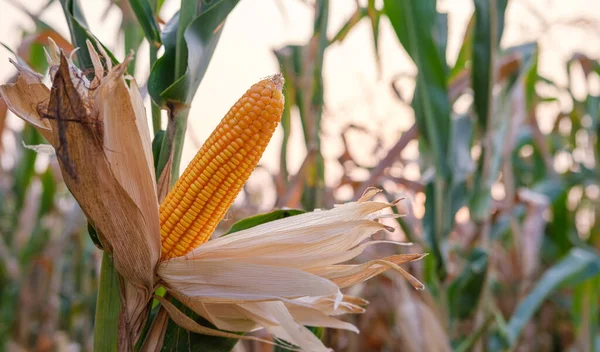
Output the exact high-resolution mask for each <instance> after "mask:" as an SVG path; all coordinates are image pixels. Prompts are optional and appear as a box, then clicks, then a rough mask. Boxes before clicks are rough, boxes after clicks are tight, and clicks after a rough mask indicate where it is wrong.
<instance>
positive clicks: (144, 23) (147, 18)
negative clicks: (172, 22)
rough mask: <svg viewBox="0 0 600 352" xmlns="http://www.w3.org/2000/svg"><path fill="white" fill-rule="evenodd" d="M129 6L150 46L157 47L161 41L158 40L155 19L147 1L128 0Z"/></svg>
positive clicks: (158, 35)
mask: <svg viewBox="0 0 600 352" xmlns="http://www.w3.org/2000/svg"><path fill="white" fill-rule="evenodd" d="M129 5H131V8H132V9H133V12H134V13H135V16H136V17H137V20H138V22H139V23H140V26H141V27H142V29H143V30H144V35H145V36H146V39H148V42H150V45H153V46H155V47H159V46H160V45H161V44H162V41H161V39H160V31H159V29H158V22H156V17H155V16H154V13H152V8H151V7H150V3H149V2H148V0H129Z"/></svg>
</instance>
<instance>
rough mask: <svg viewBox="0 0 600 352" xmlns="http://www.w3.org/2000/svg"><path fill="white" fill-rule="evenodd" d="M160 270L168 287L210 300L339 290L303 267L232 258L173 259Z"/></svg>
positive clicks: (282, 297)
mask: <svg viewBox="0 0 600 352" xmlns="http://www.w3.org/2000/svg"><path fill="white" fill-rule="evenodd" d="M157 274H158V275H159V276H160V277H161V279H162V280H163V281H164V282H165V284H166V286H167V287H168V288H169V289H171V290H173V291H177V292H179V293H181V294H184V295H186V296H190V297H199V298H200V297H201V298H203V299H204V300H206V301H210V302H236V301H238V302H239V301H248V300H265V299H291V298H296V297H302V296H327V295H337V294H339V290H338V287H337V286H336V285H335V284H333V283H332V282H331V281H329V280H326V279H323V278H321V277H319V276H316V275H312V274H309V273H307V272H304V271H301V270H297V269H294V268H288V267H283V266H271V265H261V264H254V263H246V262H243V263H240V262H235V261H230V260H206V261H204V260H202V261H201V260H193V261H192V260H182V261H180V260H170V261H166V262H163V263H161V265H160V266H159V268H158V271H157Z"/></svg>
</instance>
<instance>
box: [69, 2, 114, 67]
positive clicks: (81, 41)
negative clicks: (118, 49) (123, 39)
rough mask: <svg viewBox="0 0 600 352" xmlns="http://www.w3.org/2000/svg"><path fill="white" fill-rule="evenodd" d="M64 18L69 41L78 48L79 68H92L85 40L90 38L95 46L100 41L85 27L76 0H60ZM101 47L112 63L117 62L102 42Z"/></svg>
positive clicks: (85, 23)
mask: <svg viewBox="0 0 600 352" xmlns="http://www.w3.org/2000/svg"><path fill="white" fill-rule="evenodd" d="M60 4H61V5H62V8H63V12H64V13H65V18H66V19H67V25H68V26H69V32H70V33H71V41H72V42H73V46H74V47H75V48H80V50H78V51H77V61H78V62H79V68H80V69H82V70H89V69H92V68H93V65H92V59H91V57H90V54H89V53H88V51H87V45H86V43H85V42H86V40H90V41H91V42H92V45H93V46H94V47H96V48H97V45H98V43H99V42H100V41H99V40H98V39H96V37H95V36H94V35H93V34H92V33H91V32H90V31H89V30H88V29H87V27H88V26H87V22H86V21H85V18H84V17H83V13H82V11H81V5H80V4H79V1H78V0H60ZM100 45H102V48H103V49H104V50H105V51H106V53H107V54H108V56H109V57H110V59H111V60H112V62H113V64H115V65H116V64H118V63H119V61H117V59H116V58H115V56H114V55H113V54H112V53H111V52H110V50H108V48H107V47H105V46H104V45H103V44H100Z"/></svg>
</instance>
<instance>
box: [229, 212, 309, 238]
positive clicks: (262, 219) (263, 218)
mask: <svg viewBox="0 0 600 352" xmlns="http://www.w3.org/2000/svg"><path fill="white" fill-rule="evenodd" d="M303 213H304V211H302V210H297V209H282V210H274V211H272V212H270V213H265V214H259V215H255V216H251V217H249V218H245V219H242V220H240V221H238V222H236V223H235V224H233V225H232V226H231V228H230V229H229V231H227V233H225V235H229V234H232V233H234V232H238V231H241V230H245V229H249V228H251V227H254V226H258V225H261V224H264V223H267V222H271V221H275V220H279V219H284V218H287V217H290V216H294V215H299V214H303Z"/></svg>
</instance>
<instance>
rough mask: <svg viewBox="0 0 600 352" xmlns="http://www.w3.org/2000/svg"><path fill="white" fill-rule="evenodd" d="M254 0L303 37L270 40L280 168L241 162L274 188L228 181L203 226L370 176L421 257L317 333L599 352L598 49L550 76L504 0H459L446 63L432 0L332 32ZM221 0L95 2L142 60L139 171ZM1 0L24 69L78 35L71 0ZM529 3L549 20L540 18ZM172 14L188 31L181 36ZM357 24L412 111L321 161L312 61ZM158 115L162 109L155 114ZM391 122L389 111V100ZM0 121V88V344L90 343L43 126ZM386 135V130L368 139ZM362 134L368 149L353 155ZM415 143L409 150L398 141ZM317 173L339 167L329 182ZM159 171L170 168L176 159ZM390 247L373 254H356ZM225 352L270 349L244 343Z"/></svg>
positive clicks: (322, 14) (157, 145) (71, 223)
mask: <svg viewBox="0 0 600 352" xmlns="http://www.w3.org/2000/svg"><path fill="white" fill-rule="evenodd" d="M242 1H244V0H242ZM272 1H275V2H276V3H277V6H278V7H279V9H280V15H281V16H284V17H285V16H293V14H290V13H288V11H287V10H286V9H287V6H289V3H288V2H295V3H300V4H301V5H302V6H305V7H306V8H307V9H309V10H310V11H311V13H312V23H311V27H312V34H311V35H309V36H308V40H307V41H305V42H294V43H290V44H288V45H283V46H281V47H274V48H272V50H273V56H274V58H276V60H277V62H278V64H279V68H280V70H281V71H282V72H283V74H284V75H285V78H286V85H285V96H286V107H285V111H284V115H283V118H282V123H281V130H282V137H281V138H280V139H279V140H275V141H274V143H277V145H276V146H275V148H276V149H277V150H278V151H279V152H278V153H277V154H278V158H279V159H278V162H276V163H275V164H278V170H277V171H273V170H272V169H269V168H264V167H261V168H259V169H258V172H257V173H262V174H267V175H268V178H269V179H270V180H271V181H272V182H271V183H270V184H271V185H272V187H270V186H269V187H256V186H253V187H250V186H248V187H246V189H245V190H244V193H243V195H242V196H241V197H240V198H239V199H238V201H237V202H236V205H235V206H234V208H232V210H231V212H230V215H229V216H228V217H227V218H226V220H224V221H223V223H222V224H221V226H220V229H219V232H220V233H224V232H226V231H227V230H228V229H229V228H230V227H231V225H232V224H233V223H234V222H235V221H237V220H239V219H241V218H244V217H247V216H249V215H255V214H257V213H260V212H262V211H264V210H265V209H270V208H280V209H281V208H302V209H304V210H312V209H315V208H322V207H331V206H332V205H333V204H336V203H340V202H345V201H349V200H352V199H357V198H358V197H359V196H360V195H361V194H362V192H363V191H364V190H365V189H366V188H367V187H369V186H376V187H380V188H382V189H383V190H384V195H383V196H382V197H385V198H387V199H389V200H391V199H393V198H398V197H405V198H407V200H406V201H405V202H406V204H407V205H408V208H409V209H410V211H409V213H408V214H407V215H406V216H405V217H402V218H399V219H398V220H397V223H396V224H394V226H396V227H397V228H398V229H399V231H397V232H396V234H395V236H396V237H395V239H400V240H402V239H406V240H408V241H411V242H413V243H415V245H414V246H413V247H411V248H410V251H415V252H421V251H424V252H429V253H430V255H429V256H428V257H426V258H425V260H423V261H422V262H419V263H416V264H414V265H412V266H411V267H410V268H409V269H410V271H411V272H412V273H414V274H415V275H416V276H417V277H419V278H420V279H421V280H422V281H423V282H424V283H425V285H426V286H427V289H426V290H425V291H422V292H417V291H414V290H413V289H412V288H411V287H410V285H408V284H407V283H406V282H405V281H404V280H402V278H398V277H396V276H395V275H392V274H390V275H382V276H380V277H377V278H374V279H372V280H371V281H370V282H368V283H367V284H365V285H360V286H357V287H353V288H351V289H350V291H351V294H353V295H359V296H362V297H364V298H366V299H367V300H369V301H370V302H371V303H370V305H369V309H368V310H367V313H365V314H363V315H359V316H349V317H347V319H348V320H349V321H351V322H352V323H354V324H355V325H357V326H358V327H359V329H360V330H361V334H360V335H355V334H353V333H349V332H346V331H333V330H326V331H322V330H319V329H315V333H318V334H319V336H322V338H323V339H324V340H325V341H326V345H328V346H331V347H332V348H333V349H335V350H336V351H450V350H456V351H505V350H519V351H562V350H572V351H600V334H599V330H600V329H599V319H600V311H599V303H600V302H599V300H600V254H599V250H600V223H599V221H600V211H599V209H600V206H599V202H600V186H599V180H600V174H599V171H600V164H599V162H600V147H599V145H600V144H599V143H598V134H599V133H600V125H599V115H600V62H599V61H598V59H597V58H595V57H589V56H586V55H584V54H581V53H575V54H572V55H571V56H570V57H568V58H567V59H566V60H564V62H562V63H561V64H562V71H563V72H562V73H561V74H563V75H566V77H567V79H566V82H567V84H564V83H562V82H557V81H556V80H554V79H552V78H551V77H547V76H545V75H544V74H542V73H540V70H539V69H538V68H539V65H538V63H539V60H540V55H543V54H542V52H543V51H542V50H541V48H540V43H541V39H540V40H539V41H538V40H535V39H534V40H532V41H527V40H523V41H522V42H521V43H519V44H518V45H512V46H504V45H500V43H501V42H502V37H503V34H504V32H506V30H505V27H507V28H508V25H510V24H509V23H507V21H506V13H507V11H508V10H510V7H511V6H515V5H514V3H517V2H518V0H511V1H508V0H473V1H472V4H471V5H472V7H473V9H474V11H472V15H471V19H470V21H469V22H468V24H467V26H466V28H464V35H462V36H461V37H460V45H459V46H460V50H459V51H458V55H456V57H452V58H451V59H448V57H449V56H450V55H449V54H448V43H449V26H448V14H447V13H446V12H445V11H442V10H440V4H437V3H436V1H435V0H420V1H412V0H384V1H375V0H368V1H356V2H352V1H350V0H348V3H350V5H348V6H353V9H354V10H353V14H352V15H351V16H349V17H348V18H347V20H346V21H345V23H343V24H342V25H341V26H339V27H337V26H336V27H335V28H333V27H332V26H331V24H330V21H329V18H330V15H331V14H330V11H331V4H330V3H329V1H328V0H286V1H283V0H278V1H277V0H272ZM170 2H172V3H175V2H176V1H170ZM167 3H169V1H167ZM237 3H238V1H231V0H212V1H205V2H203V4H202V6H200V7H198V6H197V5H198V2H197V1H182V2H181V7H182V11H181V14H182V16H185V17H182V18H180V17H179V14H177V13H176V14H175V15H174V16H173V17H172V18H170V17H166V18H164V16H163V14H162V12H161V8H162V6H163V1H156V0H154V1H147V0H131V1H114V2H106V5H105V6H106V12H108V11H115V9H116V10H117V11H119V12H120V13H121V18H122V21H121V23H120V26H119V28H118V33H119V35H120V36H121V38H122V40H120V41H119V43H120V44H118V45H120V46H121V47H118V48H117V47H116V46H113V47H109V48H108V49H110V50H112V51H113V52H121V53H123V52H125V53H126V52H129V51H134V52H137V56H136V57H138V58H139V57H142V56H143V57H149V62H150V64H151V65H152V66H151V67H152V68H151V71H150V72H151V73H150V75H149V78H148V76H146V77H145V79H144V80H141V81H140V84H142V91H143V92H144V93H145V94H147V95H149V96H151V97H152V100H153V101H154V103H150V99H147V103H148V114H149V116H152V122H151V123H152V126H153V131H154V133H155V142H154V148H153V149H154V151H155V157H156V165H157V169H158V170H157V177H158V176H160V175H161V172H162V170H163V169H164V168H165V167H167V165H168V163H167V159H164V155H165V154H164V153H163V152H164V151H167V150H170V149H171V148H175V151H176V153H179V154H181V153H182V149H183V138H179V139H177V138H175V139H173V138H171V139H169V138H165V136H169V134H170V133H172V134H173V135H176V136H180V137H183V136H185V135H186V126H187V115H188V114H189V109H181V108H178V106H180V105H182V106H185V105H186V104H188V103H190V102H191V101H192V98H193V97H194V94H195V92H196V89H198V86H199V85H200V82H201V81H202V79H203V77H204V74H205V72H206V70H207V69H208V68H209V65H208V64H209V62H210V60H211V57H212V53H213V52H214V50H215V48H216V47H217V43H218V41H219V38H220V33H221V31H222V26H220V25H219V24H220V23H221V21H222V20H223V19H225V18H226V17H227V16H228V14H229V13H230V11H232V9H234V7H235V6H236V5H237ZM590 4H594V3H593V2H590ZM175 5H176V7H179V2H177V4H175ZM3 6H10V7H11V8H12V9H13V10H14V11H20V12H22V13H24V14H26V15H27V16H28V17H29V19H30V20H31V21H33V22H34V23H35V28H34V29H33V30H31V28H29V27H28V29H25V27H23V30H21V31H20V32H13V33H3V34H2V38H8V36H18V37H19V38H20V43H19V45H18V47H10V48H9V47H7V49H8V50H9V51H5V56H13V55H16V56H18V57H19V59H20V60H22V61H23V62H24V63H26V64H27V65H29V66H30V67H32V68H33V69H35V70H36V71H38V72H45V71H46V70H47V64H46V61H45V58H44V55H43V47H44V46H45V45H47V44H48V40H47V38H48V37H50V38H52V39H53V40H54V41H55V42H57V43H58V45H59V46H60V47H62V48H63V49H64V50H65V51H71V50H72V49H73V47H74V46H80V45H81V44H80V43H81V42H82V40H85V38H86V37H89V36H91V33H90V32H89V31H88V30H87V28H88V27H87V23H86V19H85V17H84V16H83V12H82V11H81V8H80V6H83V8H85V6H86V5H85V3H84V2H81V3H80V2H78V1H73V0H62V1H60V2H59V1H52V0H50V1H47V3H45V4H43V6H41V7H39V8H36V9H35V11H36V12H32V11H33V10H31V9H30V8H28V7H26V6H24V5H22V4H20V3H19V2H16V1H6V2H5V4H3ZM53 6H60V7H61V8H62V9H63V12H64V15H65V18H66V20H67V24H68V28H69V32H63V31H58V30H55V29H54V28H53V27H52V26H51V25H49V24H48V23H45V22H44V21H43V20H42V19H41V18H42V17H43V16H42V15H43V14H44V11H46V10H47V9H49V8H52V7H53ZM590 6H591V7H594V6H596V5H590ZM186 7H188V8H187V9H186ZM190 9H193V10H190ZM209 9H210V11H209ZM596 10H598V8H597V6H596ZM534 15H535V16H536V18H537V19H538V20H539V21H540V22H542V23H543V24H544V26H547V28H550V26H552V25H553V23H551V22H547V21H546V20H545V19H544V16H543V14H539V13H534ZM182 23H183V24H186V25H187V27H186V28H188V29H187V30H185V31H184V30H179V27H178V26H181V24H182ZM364 23H367V24H368V27H369V36H370V38H369V40H370V42H369V43H368V44H365V45H364V46H363V47H362V48H361V50H363V51H369V52H371V53H372V55H373V57H374V63H375V66H376V67H375V68H374V69H375V70H377V71H378V72H379V73H381V62H382V51H383V49H384V48H382V47H381V43H382V41H381V40H380V37H381V35H382V34H381V33H382V28H387V27H390V28H391V29H392V30H391V31H389V32H390V33H393V34H395V36H397V40H395V41H394V43H395V44H394V45H396V46H398V47H400V48H402V50H404V51H405V52H406V54H407V55H408V56H409V57H410V59H411V61H412V62H413V64H414V67H415V68H416V71H415V74H414V75H413V74H406V73H400V74H398V75H397V76H396V77H394V79H391V80H389V81H385V82H383V83H384V84H385V85H389V89H390V91H391V92H392V94H393V96H394V99H397V101H398V102H399V103H400V104H402V105H405V107H406V108H410V112H411V114H412V116H414V124H413V125H412V126H409V127H408V128H406V129H405V130H404V131H403V132H402V133H395V132H393V131H389V130H385V127H383V128H381V129H379V130H375V129H374V128H372V126H371V127H370V126H368V124H365V125H359V124H356V123H353V122H344V121H341V122H340V121H336V123H340V124H341V126H339V131H340V133H339V136H338V137H339V139H340V140H341V141H342V145H343V149H342V152H341V153H338V155H337V157H336V158H333V160H326V158H325V157H324V151H325V150H326V146H325V143H327V142H326V141H325V138H324V135H325V133H324V132H323V130H322V127H323V125H324V123H325V122H326V121H325V120H326V119H327V99H326V95H325V92H326V90H327V89H326V88H327V84H328V83H330V82H328V81H327V80H326V79H324V62H325V58H326V56H327V54H328V49H329V48H331V47H332V46H335V45H338V44H340V43H342V42H343V41H344V40H346V38H349V37H351V36H352V35H353V33H354V31H355V28H357V26H359V25H363V24H364ZM512 25H513V26H517V27H518V24H514V23H512ZM561 25H562V26H566V27H569V26H571V27H578V28H585V29H588V30H590V31H592V32H593V33H595V35H596V36H600V25H598V24H596V23H593V22H590V21H589V20H586V19H585V18H583V19H582V18H572V19H570V20H569V21H568V22H566V23H561ZM384 26H387V27H384ZM388 29H389V28H388ZM331 33H333V35H332V34H331ZM524 37H528V36H524ZM71 43H74V44H71ZM182 43H187V44H182ZM386 43H387V42H386ZM182 48H183V49H182ZM182 50H183V51H182ZM545 55H548V53H545ZM242 56H243V55H240V60H243V57H242ZM77 59H78V60H79V62H80V64H81V65H82V66H84V67H85V66H86V57H85V54H82V52H78V54H77ZM121 59H122V57H121ZM2 62H3V63H2V65H5V64H6V61H5V60H2ZM330 64H334V65H335V63H330ZM136 68H137V69H138V70H139V68H140V65H139V64H138V65H136V63H135V62H132V63H131V65H130V68H129V71H130V72H129V73H131V74H136V77H138V76H139V74H140V73H139V72H136ZM147 70H148V69H146V71H147ZM406 71H409V70H406ZM143 74H145V73H144V72H142V75H143ZM222 74H223V75H226V74H227V73H226V72H223V73H222ZM14 78H15V77H12V78H9V79H8V81H12V80H14ZM407 82H408V83H407ZM244 83H246V82H244ZM244 85H245V84H244ZM178 104H179V105H178ZM161 108H162V109H164V110H165V111H167V113H168V114H170V116H178V117H179V118H177V119H171V118H168V119H165V118H164V116H162V115H161ZM367 111H368V110H367ZM547 111H551V114H550V115H552V121H550V122H549V121H548V116H549V114H548V113H547ZM367 118H368V117H367ZM393 118H394V119H406V116H404V115H403V114H402V113H401V112H400V111H398V112H397V113H396V114H395V115H394V116H393ZM8 120H10V116H9V118H8V119H7V109H6V106H5V104H4V103H3V102H2V101H0V138H1V139H0V142H1V143H0V166H1V167H0V350H8V351H26V350H35V351H53V350H55V351H89V350H91V349H92V346H93V337H92V335H93V334H92V331H93V317H94V314H95V309H96V305H95V301H96V288H97V283H98V275H99V271H100V264H99V260H100V257H101V254H100V253H101V252H100V251H99V250H98V249H96V248H95V247H94V245H93V243H92V241H91V240H90V237H89V235H88V233H87V226H86V222H85V218H84V216H83V214H82V213H81V211H80V210H79V208H78V206H77V204H76V203H75V202H74V200H73V199H72V197H71V196H70V195H69V193H68V190H67V189H66V187H65V186H64V184H63V182H62V180H61V176H60V172H59V169H58V167H57V163H56V160H55V159H54V157H53V156H52V155H49V154H47V153H45V152H44V150H43V148H40V147H33V146H37V145H40V144H43V142H44V141H43V138H42V137H41V136H39V135H38V134H37V132H36V131H35V130H34V129H33V128H31V127H30V126H25V127H23V125H19V124H10V123H8V122H7V121H8ZM167 121H168V122H167ZM295 123H296V124H299V127H300V128H296V127H294V124H295ZM541 125H550V128H541V127H540V126H541ZM196 128H197V127H196ZM209 132H210V131H208V132H206V133H209ZM392 132H393V135H394V136H393V138H394V139H395V140H394V141H393V143H391V144H390V145H384V143H383V142H382V140H383V139H385V138H388V137H389V134H390V133H392ZM295 133H301V135H302V137H301V138H300V139H301V141H302V143H303V145H304V146H305V150H306V153H305V154H304V155H299V154H298V153H296V152H291V151H290V140H291V138H293V135H294V134H295ZM356 133H358V134H360V138H362V139H360V141H359V142H358V143H356V142H354V143H352V142H351V140H352V139H351V138H349V137H348V136H349V135H351V134H356ZM190 137H191V138H192V140H194V135H193V131H192V133H191V136H190ZM353 140H356V139H353ZM173 141H174V142H173ZM361 141H362V142H361ZM365 141H367V142H368V143H366V144H365V145H369V146H372V145H375V148H374V149H373V150H366V149H368V148H365V147H364V145H363V144H362V143H364V142H365ZM169 143H174V145H170V144H169ZM193 143H194V144H198V143H196V142H195V141H193ZM415 143H416V145H417V146H418V148H416V149H417V150H414V151H413V152H412V153H408V152H407V150H408V148H409V146H410V145H415ZM165 148H166V149H165ZM161 155H163V159H161ZM364 160H369V163H364V162H363V161H364ZM293 163H295V164H297V165H299V167H297V168H296V167H294V168H292V167H290V165H291V164H293ZM334 164H335V166H332V165H334ZM330 167H337V168H338V169H341V170H343V172H341V174H340V173H338V175H337V176H335V177H334V180H333V181H332V180H331V178H332V177H329V176H327V175H328V171H327V168H330ZM415 169H416V175H417V176H416V177H415V176H414V175H415V172H414V170H415ZM411 170H412V172H411ZM170 174H172V177H173V179H174V178H176V177H177V175H178V168H177V165H174V167H173V171H172V172H171V173H170ZM338 176H339V177H338ZM326 180H327V182H326ZM265 184H269V183H268V182H266V183H265ZM265 194H275V201H274V204H271V205H272V206H271V205H267V206H266V205H265V199H267V198H268V197H267V196H265ZM281 214H282V213H274V215H271V217H269V219H271V218H273V216H275V217H277V216H280V215H281ZM286 214H287V213H286ZM281 216H283V215H281ZM285 216H287V215H285ZM253 219H254V220H255V221H266V220H265V219H260V218H259V219H258V220H257V218H253ZM254 220H251V221H254ZM394 250H396V249H395V247H387V246H381V247H373V248H370V249H369V250H368V251H366V252H365V253H364V254H363V257H364V258H368V257H374V256H380V255H383V254H385V255H389V254H393V253H390V252H391V251H394ZM259 334H260V332H259ZM263 337H265V336H263ZM198 341H201V338H199V337H198V336H195V337H193V338H192V337H190V336H188V335H187V333H186V332H183V331H179V330H172V329H171V330H168V333H167V342H168V343H167V344H166V346H165V350H181V351H188V350H200V349H199V348H200V347H199V346H200V345H198ZM204 343H206V340H204ZM204 346H206V345H204ZM211 346H212V347H211V349H206V348H205V349H202V350H214V351H224V350H229V349H230V348H231V347H232V346H233V344H232V343H226V342H223V341H218V343H217V342H214V341H213V342H212V344H211ZM234 349H235V350H236V351H238V352H241V351H270V350H271V347H269V346H265V345H259V344H253V343H247V342H244V343H238V344H237V345H235V347H234Z"/></svg>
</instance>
